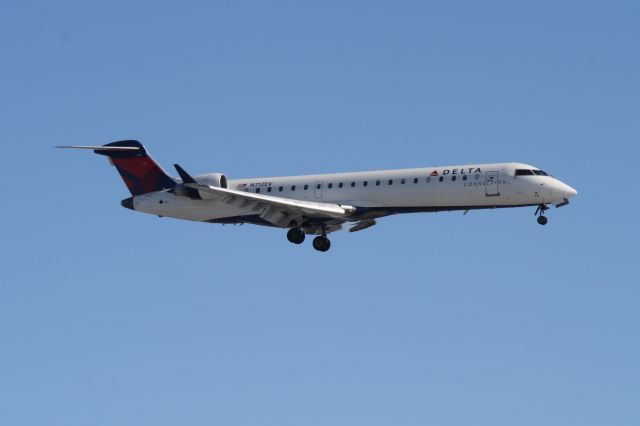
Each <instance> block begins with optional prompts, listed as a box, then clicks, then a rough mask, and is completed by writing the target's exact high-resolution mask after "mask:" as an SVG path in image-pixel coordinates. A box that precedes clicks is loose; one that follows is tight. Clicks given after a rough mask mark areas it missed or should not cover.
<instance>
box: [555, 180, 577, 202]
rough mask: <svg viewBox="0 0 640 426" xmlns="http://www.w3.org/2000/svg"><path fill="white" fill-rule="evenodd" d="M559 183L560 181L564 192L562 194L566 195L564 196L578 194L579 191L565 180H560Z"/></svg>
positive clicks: (561, 190)
mask: <svg viewBox="0 0 640 426" xmlns="http://www.w3.org/2000/svg"><path fill="white" fill-rule="evenodd" d="M559 183H560V192H562V195H563V196H564V198H569V197H573V196H575V195H578V191H576V190H575V189H573V188H572V187H570V186H569V185H567V184H566V183H564V182H559Z"/></svg>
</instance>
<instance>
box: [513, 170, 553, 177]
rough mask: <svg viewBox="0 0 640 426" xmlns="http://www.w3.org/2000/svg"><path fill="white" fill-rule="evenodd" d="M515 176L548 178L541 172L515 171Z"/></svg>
mask: <svg viewBox="0 0 640 426" xmlns="http://www.w3.org/2000/svg"><path fill="white" fill-rule="evenodd" d="M516 176H549V175H548V174H547V173H546V172H543V171H542V170H529V169H516Z"/></svg>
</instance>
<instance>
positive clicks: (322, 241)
mask: <svg viewBox="0 0 640 426" xmlns="http://www.w3.org/2000/svg"><path fill="white" fill-rule="evenodd" d="M330 247H331V241H329V239H328V238H327V237H322V236H321V237H315V238H314V239H313V248H314V249H316V250H318V251H323V252H324V251H327V250H329V248H330Z"/></svg>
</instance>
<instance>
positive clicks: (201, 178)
mask: <svg viewBox="0 0 640 426" xmlns="http://www.w3.org/2000/svg"><path fill="white" fill-rule="evenodd" d="M193 179H195V181H196V182H198V183H201V184H204V185H209V186H217V187H220V188H226V187H227V177H226V176H225V175H223V174H222V173H205V174H201V175H195V176H194V177H193Z"/></svg>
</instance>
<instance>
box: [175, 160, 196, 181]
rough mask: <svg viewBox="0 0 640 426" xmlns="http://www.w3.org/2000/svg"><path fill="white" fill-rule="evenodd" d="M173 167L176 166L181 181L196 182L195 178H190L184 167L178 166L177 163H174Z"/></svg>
mask: <svg viewBox="0 0 640 426" xmlns="http://www.w3.org/2000/svg"><path fill="white" fill-rule="evenodd" d="M173 167H175V168H176V170H177V172H178V174H179V175H180V179H182V183H197V182H196V180H195V179H194V178H192V177H191V175H190V174H189V173H187V172H185V171H184V169H183V168H182V167H180V166H179V165H178V164H174V165H173Z"/></svg>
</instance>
